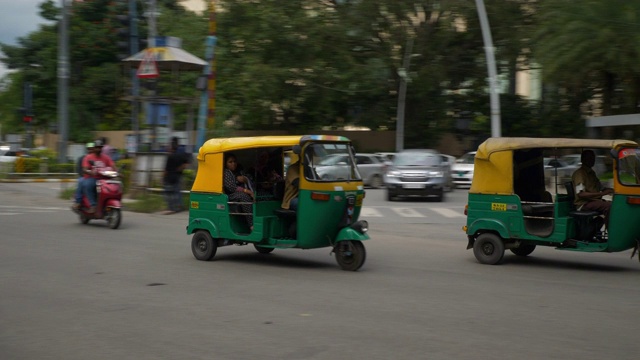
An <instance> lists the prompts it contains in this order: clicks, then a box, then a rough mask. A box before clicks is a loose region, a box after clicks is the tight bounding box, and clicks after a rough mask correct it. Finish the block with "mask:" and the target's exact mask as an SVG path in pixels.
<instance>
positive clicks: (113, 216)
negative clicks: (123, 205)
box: [107, 209, 122, 229]
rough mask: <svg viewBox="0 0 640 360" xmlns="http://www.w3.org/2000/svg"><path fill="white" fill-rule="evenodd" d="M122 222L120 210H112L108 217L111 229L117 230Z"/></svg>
mask: <svg viewBox="0 0 640 360" xmlns="http://www.w3.org/2000/svg"><path fill="white" fill-rule="evenodd" d="M120 221H122V212H120V209H111V210H110V211H109V214H108V215H107V222H108V223H109V227H110V228H112V229H117V228H118V226H120Z"/></svg>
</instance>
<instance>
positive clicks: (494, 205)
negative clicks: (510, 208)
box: [491, 203, 507, 211]
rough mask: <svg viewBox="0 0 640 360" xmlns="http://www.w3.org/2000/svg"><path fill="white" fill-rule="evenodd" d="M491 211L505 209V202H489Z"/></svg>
mask: <svg viewBox="0 0 640 360" xmlns="http://www.w3.org/2000/svg"><path fill="white" fill-rule="evenodd" d="M491 211H507V204H505V203H491Z"/></svg>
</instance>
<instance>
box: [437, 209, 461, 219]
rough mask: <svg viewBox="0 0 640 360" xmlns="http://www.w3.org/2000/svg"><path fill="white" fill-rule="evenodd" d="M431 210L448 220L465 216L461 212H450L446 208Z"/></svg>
mask: <svg viewBox="0 0 640 360" xmlns="http://www.w3.org/2000/svg"><path fill="white" fill-rule="evenodd" d="M431 210H433V211H435V212H437V213H438V214H440V215H442V216H445V217H448V218H454V217H465V215H464V214H463V213H461V212H458V211H455V210H451V209H447V208H432V209H431Z"/></svg>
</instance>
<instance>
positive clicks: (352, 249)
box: [335, 240, 367, 271]
mask: <svg viewBox="0 0 640 360" xmlns="http://www.w3.org/2000/svg"><path fill="white" fill-rule="evenodd" d="M335 253H336V261H337V262H338V265H340V268H342V270H345V271H356V270H358V269H360V267H361V266H362V264H364V261H365V260H366V259H367V251H366V250H365V249H364V245H362V242H361V241H358V240H348V241H342V242H340V243H338V245H336V248H335Z"/></svg>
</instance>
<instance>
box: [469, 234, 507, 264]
mask: <svg viewBox="0 0 640 360" xmlns="http://www.w3.org/2000/svg"><path fill="white" fill-rule="evenodd" d="M473 255H475V256H476V259H477V260H478V261H479V262H480V263H481V264H488V265H495V264H498V263H500V261H502V257H503V256H504V242H502V239H501V238H500V237H499V236H498V235H496V234H493V233H484V234H480V236H478V238H477V239H476V241H475V242H474V244H473Z"/></svg>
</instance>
